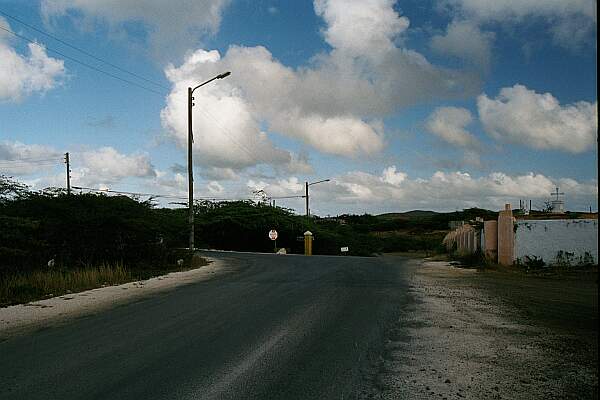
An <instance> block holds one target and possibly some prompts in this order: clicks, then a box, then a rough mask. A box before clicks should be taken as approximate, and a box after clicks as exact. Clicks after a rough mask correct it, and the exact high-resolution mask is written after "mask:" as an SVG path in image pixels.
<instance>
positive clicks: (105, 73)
mask: <svg viewBox="0 0 600 400" xmlns="http://www.w3.org/2000/svg"><path fill="white" fill-rule="evenodd" d="M0 29H2V30H3V31H6V32H8V33H10V34H11V35H14V36H16V37H18V38H19V39H21V40H24V41H26V42H29V43H32V44H35V45H38V46H41V45H40V43H38V42H37V41H35V40H33V39H30V38H28V37H26V36H23V35H21V34H18V33H16V32H13V31H12V30H10V29H7V28H5V27H3V26H0ZM42 45H43V46H44V48H45V49H46V50H47V51H50V52H52V53H55V54H58V55H59V56H61V57H64V58H66V59H67V60H70V61H73V62H74V63H77V64H80V65H82V66H84V67H86V68H89V69H92V70H94V71H96V72H99V73H101V74H104V75H107V76H109V77H111V78H113V79H117V80H119V81H122V82H125V83H128V84H130V85H132V86H136V87H138V88H139V89H143V90H146V91H148V92H151V93H154V94H157V95H159V96H161V97H163V96H165V95H166V93H161V92H159V91H157V90H154V89H151V88H149V87H147V86H144V85H140V84H139V83H136V82H133V81H130V80H128V79H125V78H121V77H120V76H118V75H115V74H113V73H110V72H107V71H104V70H102V69H100V68H98V67H95V66H93V65H91V64H88V63H86V62H84V61H80V60H78V59H76V58H74V57H71V56H68V55H66V54H64V53H62V52H60V51H58V50H54V49H52V48H50V47H48V46H46V45H45V44H43V43H42Z"/></svg>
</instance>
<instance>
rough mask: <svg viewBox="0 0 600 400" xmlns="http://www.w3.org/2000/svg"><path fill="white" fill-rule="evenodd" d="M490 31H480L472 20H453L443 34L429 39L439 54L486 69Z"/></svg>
mask: <svg viewBox="0 0 600 400" xmlns="http://www.w3.org/2000/svg"><path fill="white" fill-rule="evenodd" d="M494 36H495V35H494V34H493V33H492V32H482V31H481V29H480V28H479V26H478V25H477V24H476V23H474V22H473V21H467V20H454V21H452V22H451V23H450V24H449V25H448V27H447V28H446V34H445V35H436V36H434V37H433V38H432V39H431V48H432V49H433V50H434V51H436V52H437V53H439V54H444V55H449V56H454V57H458V58H461V59H464V60H466V61H467V62H469V63H472V64H473V65H475V66H477V67H480V68H482V69H483V70H485V71H486V70H488V69H489V66H490V62H491V54H492V51H491V47H492V43H493V40H494Z"/></svg>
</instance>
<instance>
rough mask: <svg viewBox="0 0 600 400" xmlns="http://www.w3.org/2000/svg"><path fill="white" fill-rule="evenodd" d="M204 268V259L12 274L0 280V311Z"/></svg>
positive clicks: (118, 264)
mask: <svg viewBox="0 0 600 400" xmlns="http://www.w3.org/2000/svg"><path fill="white" fill-rule="evenodd" d="M207 264H208V261H207V260H206V259H204V258H201V257H194V259H193V260H192V262H191V263H190V262H187V263H184V264H183V265H181V266H177V265H169V266H165V267H162V268H158V267H155V268H151V269H141V268H133V269H132V268H127V267H126V266H124V265H123V264H120V263H117V264H112V265H109V264H102V265H99V266H89V267H85V268H77V269H66V268H58V269H46V270H36V271H32V272H18V273H13V274H10V275H7V276H0V307H6V306H9V305H14V304H21V303H27V302H30V301H34V300H41V299H45V298H48V297H54V296H61V295H64V294H69V293H76V292H81V291H84V290H89V289H95V288H99V287H103V286H112V285H119V284H122V283H127V282H133V281H138V280H143V279H149V278H152V277H153V276H159V275H164V274H167V273H169V272H177V271H185V270H189V269H192V268H198V267H201V266H203V265H207Z"/></svg>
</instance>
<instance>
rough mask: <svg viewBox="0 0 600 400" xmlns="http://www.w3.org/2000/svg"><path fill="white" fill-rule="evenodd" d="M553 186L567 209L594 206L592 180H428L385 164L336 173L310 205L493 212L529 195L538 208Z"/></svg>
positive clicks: (443, 175)
mask: <svg viewBox="0 0 600 400" xmlns="http://www.w3.org/2000/svg"><path fill="white" fill-rule="evenodd" d="M391 173H393V174H394V175H400V179H398V180H394V179H392V180H390V179H389V176H390V175H391ZM556 186H559V187H561V189H562V188H564V191H565V192H566V193H567V196H566V201H567V206H568V208H569V209H582V210H583V209H587V206H588V205H591V204H597V191H598V185H597V182H596V181H591V182H587V183H584V182H577V181H576V180H574V179H570V178H559V179H553V178H549V177H547V176H544V175H542V174H535V173H529V174H525V175H514V176H511V175H508V174H505V173H502V172H494V173H491V174H489V175H485V176H481V177H479V178H475V177H473V176H471V175H470V174H468V173H465V172H460V171H455V172H440V171H438V172H435V173H434V174H432V175H431V176H430V177H429V178H416V179H414V178H413V179H410V178H409V177H408V175H407V174H405V173H402V172H397V171H396V167H395V166H391V167H388V168H386V169H385V170H384V171H383V172H382V174H381V175H376V174H370V173H366V172H361V171H355V172H349V173H346V174H344V175H341V176H338V177H336V178H335V179H333V180H332V182H331V183H330V184H328V185H323V186H322V187H320V188H319V190H318V191H314V192H311V204H312V206H311V208H314V209H315V212H317V210H319V212H320V213H321V214H322V215H323V214H327V213H330V214H338V213H345V212H354V213H364V212H369V213H381V212H393V211H406V210H413V209H430V210H438V211H453V210H455V209H459V210H460V209H464V208H468V207H483V208H488V209H492V210H499V209H501V208H503V205H504V204H505V203H512V204H513V205H515V204H518V201H519V200H520V199H532V200H533V201H534V204H537V205H538V206H541V205H543V202H544V201H545V200H548V199H549V198H550V193H551V192H552V190H553V189H554V188H555V187H556Z"/></svg>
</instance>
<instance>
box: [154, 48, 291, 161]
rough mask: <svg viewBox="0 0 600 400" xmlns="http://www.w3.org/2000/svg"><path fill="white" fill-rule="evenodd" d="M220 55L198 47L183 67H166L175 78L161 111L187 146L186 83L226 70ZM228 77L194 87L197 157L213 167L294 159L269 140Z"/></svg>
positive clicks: (178, 140) (167, 124)
mask: <svg viewBox="0 0 600 400" xmlns="http://www.w3.org/2000/svg"><path fill="white" fill-rule="evenodd" d="M219 61H220V56H219V53H218V52H217V51H210V52H207V51H204V50H198V51H196V52H194V53H192V54H190V55H189V56H188V57H187V58H186V60H185V62H184V63H183V65H181V66H180V67H175V66H173V65H170V66H168V67H167V69H166V71H165V73H166V75H167V78H168V79H169V80H170V81H171V82H173V90H172V91H171V93H170V94H169V96H168V97H167V105H166V107H165V108H164V109H163V110H162V111H161V120H162V123H163V126H165V128H167V129H168V130H169V132H170V134H171V135H172V137H173V138H174V139H175V141H176V143H177V144H178V145H179V146H180V147H182V148H185V147H186V146H187V140H188V126H187V112H188V109H187V88H188V87H191V86H196V85H197V84H198V83H201V82H203V81H205V80H207V79H209V78H211V77H213V76H215V75H217V74H218V73H221V72H224V71H225V70H224V69H222V68H223V66H222V64H221V63H220V62H219ZM216 71H219V72H216ZM229 82H230V81H228V80H227V79H225V80H219V81H217V82H214V83H212V84H210V85H207V86H203V87H202V88H200V89H198V90H197V91H196V92H194V103H195V107H194V108H193V114H192V115H193V130H194V146H193V150H194V161H195V163H196V164H197V165H200V166H203V167H205V168H209V169H210V167H217V168H221V169H227V168H229V169H233V170H241V169H244V168H247V167H250V166H254V165H257V164H263V163H264V164H274V165H283V164H286V163H289V162H291V160H292V156H291V154H290V153H289V152H287V151H285V150H281V149H278V148H276V147H275V146H274V145H273V144H272V143H271V141H270V140H269V138H268V136H267V134H266V133H265V132H262V131H261V130H260V125H259V121H257V120H256V118H255V117H254V116H253V114H252V110H251V105H250V104H249V103H248V101H247V100H246V99H244V98H243V97H242V96H240V95H239V90H238V89H237V88H236V87H234V86H232V85H231V84H230V83H229ZM182 99H183V101H182Z"/></svg>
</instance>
